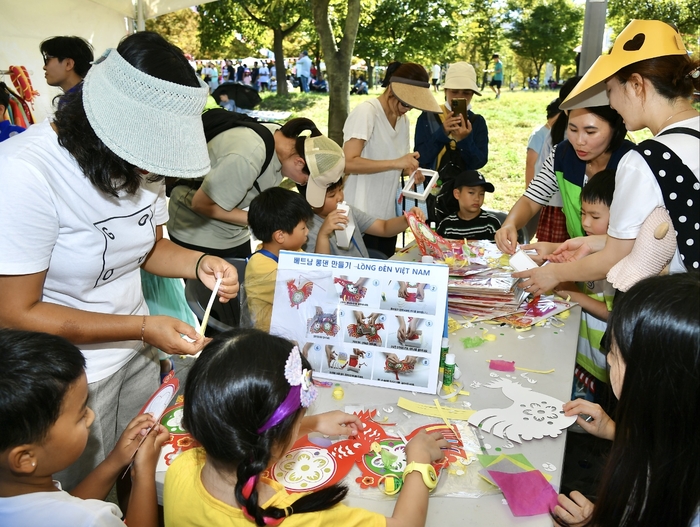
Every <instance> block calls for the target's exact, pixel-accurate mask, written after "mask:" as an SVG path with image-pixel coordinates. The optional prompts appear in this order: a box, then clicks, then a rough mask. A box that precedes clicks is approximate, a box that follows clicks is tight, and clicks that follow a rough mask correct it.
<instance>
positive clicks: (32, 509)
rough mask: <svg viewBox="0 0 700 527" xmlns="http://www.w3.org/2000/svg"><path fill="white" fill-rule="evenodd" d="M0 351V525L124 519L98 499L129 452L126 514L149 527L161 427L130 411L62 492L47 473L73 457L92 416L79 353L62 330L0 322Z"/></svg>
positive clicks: (70, 525) (102, 524)
mask: <svg viewBox="0 0 700 527" xmlns="http://www.w3.org/2000/svg"><path fill="white" fill-rule="evenodd" d="M0 358H2V360H0V430H2V434H1V435H0V525H7V526H9V525H32V526H34V525H36V526H38V525H52V526H54V527H62V526H65V527H74V526H76V525H81V526H85V527H87V526H99V527H108V526H110V525H112V526H115V527H119V526H121V527H124V523H123V522H122V512H121V511H120V510H119V507H117V505H115V504H114V503H108V502H105V501H103V500H104V499H105V498H106V497H107V494H108V493H109V491H110V490H111V489H112V486H113V485H114V483H115V481H116V480H117V478H118V477H121V476H122V474H123V473H124V471H125V470H126V468H127V466H128V465H129V464H130V463H131V462H132V459H133V462H134V464H133V467H132V469H131V483H132V492H131V496H130V498H129V506H128V510H127V513H126V518H125V520H126V522H127V523H128V525H129V527H135V526H146V527H156V526H157V525H158V502H157V500H156V483H155V469H156V463H157V461H158V456H159V455H160V447H161V445H162V444H163V443H164V442H165V441H166V440H167V439H168V437H169V434H168V431H167V430H166V429H165V428H164V427H163V426H161V425H159V424H156V423H155V421H154V420H153V416H152V415H150V414H144V415H139V416H138V417H135V418H134V419H132V421H131V422H130V423H129V425H128V426H127V428H126V430H125V431H124V433H123V434H122V436H121V437H120V438H119V441H117V444H116V446H115V447H114V450H112V452H111V453H109V454H108V455H107V457H106V459H105V460H104V461H103V462H102V463H100V464H99V465H98V466H97V468H95V470H93V471H92V472H91V473H90V474H89V475H88V476H87V477H86V478H85V479H84V480H83V481H82V482H81V483H80V484H79V485H78V486H77V487H75V489H73V491H72V492H71V494H68V493H67V492H65V491H63V490H61V487H60V484H59V483H58V482H57V481H54V479H53V474H55V473H56V472H59V471H61V470H63V469H65V468H67V467H68V466H70V465H71V464H72V463H73V462H75V461H76V460H77V459H78V458H79V457H80V455H81V454H82V453H83V450H85V447H86V445H87V441H88V429H89V428H90V425H91V424H92V422H93V420H94V418H95V414H94V413H93V411H92V410H91V409H90V408H89V407H88V385H87V377H86V375H85V358H84V357H83V354H82V353H81V352H80V350H79V349H78V348H76V347H75V346H74V345H73V344H71V343H70V342H68V341H67V340H65V339H64V338H62V337H59V336H56V335H49V334H46V333H33V332H29V331H17V330H9V329H5V330H0ZM141 441H143V444H141ZM139 445H140V448H139Z"/></svg>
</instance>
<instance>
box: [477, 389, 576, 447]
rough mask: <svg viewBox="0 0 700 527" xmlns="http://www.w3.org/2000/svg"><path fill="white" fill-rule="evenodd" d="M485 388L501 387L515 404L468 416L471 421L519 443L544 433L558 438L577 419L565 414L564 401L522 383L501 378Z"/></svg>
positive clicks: (484, 429) (541, 435)
mask: <svg viewBox="0 0 700 527" xmlns="http://www.w3.org/2000/svg"><path fill="white" fill-rule="evenodd" d="M484 387H485V388H501V389H502V390H503V395H505V396H506V397H508V398H509V399H510V400H512V401H513V403H514V404H512V405H511V406H509V407H508V408H486V409H484V410H479V411H478V412H476V413H475V414H473V415H472V416H471V417H470V418H469V424H472V425H474V426H478V427H480V428H481V429H482V430H483V431H484V432H489V433H491V434H493V435H495V436H497V437H500V438H504V437H507V438H508V439H510V440H511V441H515V442H516V443H521V442H522V440H525V441H529V440H531V439H542V438H543V437H544V436H549V437H557V436H558V435H560V434H561V433H562V430H564V429H565V428H568V427H569V426H571V425H572V424H574V423H575V422H576V416H575V415H574V416H570V417H567V416H565V415H564V410H563V409H562V406H563V405H564V403H563V401H560V400H559V399H555V398H554V397H550V396H549V395H545V394H542V393H538V392H533V391H532V389H531V388H524V387H523V386H522V385H521V384H520V383H517V382H513V381H511V380H509V379H504V378H503V377H501V378H498V379H495V380H494V381H493V382H491V383H489V384H486V385H484Z"/></svg>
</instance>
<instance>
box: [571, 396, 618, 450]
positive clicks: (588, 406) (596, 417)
mask: <svg viewBox="0 0 700 527" xmlns="http://www.w3.org/2000/svg"><path fill="white" fill-rule="evenodd" d="M563 408H564V415H567V416H572V415H577V416H578V419H576V423H578V425H579V426H581V428H583V429H584V430H585V431H586V432H588V433H589V434H591V435H594V436H596V437H600V438H602V439H609V440H610V441H612V440H613V439H614V438H615V421H613V420H612V419H610V416H609V415H608V414H606V413H605V410H603V409H602V408H601V406H600V405H599V404H595V403H592V402H590V401H586V400H585V399H574V400H573V401H569V402H568V403H565V404H564V407H563ZM580 414H585V415H589V416H591V418H592V419H591V420H589V421H586V420H585V419H584V418H583V417H581V415H580Z"/></svg>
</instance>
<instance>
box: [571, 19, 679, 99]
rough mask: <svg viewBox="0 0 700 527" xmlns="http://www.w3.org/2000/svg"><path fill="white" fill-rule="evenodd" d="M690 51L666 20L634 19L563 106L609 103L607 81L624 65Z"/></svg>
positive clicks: (599, 58)
mask: <svg viewBox="0 0 700 527" xmlns="http://www.w3.org/2000/svg"><path fill="white" fill-rule="evenodd" d="M687 53H688V51H687V50H686V49H685V46H684V45H683V40H682V39H681V36H680V35H679V34H678V32H677V31H676V30H675V29H674V28H673V27H671V26H670V25H668V24H667V23H666V22H661V21H660V20H632V21H631V22H630V23H629V24H627V27H625V29H623V30H622V33H620V34H619V35H618V37H617V39H615V44H613V47H612V50H611V51H610V53H609V54H608V55H601V56H600V57H598V59H597V60H596V61H595V62H594V63H593V66H591V68H590V69H589V70H588V71H587V72H586V74H585V75H584V76H583V78H582V79H581V81H580V82H579V83H578V84H577V85H576V87H575V88H574V89H573V90H572V92H571V93H570V94H569V96H568V97H567V98H566V99H565V100H564V102H563V103H562V104H561V106H560V108H561V109H562V110H574V109H576V108H591V107H594V106H608V105H609V104H610V100H609V99H608V94H607V92H606V89H605V81H606V80H607V79H608V78H609V77H612V76H613V75H614V74H615V73H617V72H618V71H620V70H621V69H622V68H624V67H626V66H629V65H630V64H634V63H635V62H640V61H642V60H647V59H653V58H656V57H665V56H668V55H686V54H687Z"/></svg>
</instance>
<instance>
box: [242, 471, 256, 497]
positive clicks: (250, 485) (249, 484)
mask: <svg viewBox="0 0 700 527" xmlns="http://www.w3.org/2000/svg"><path fill="white" fill-rule="evenodd" d="M257 484H258V476H257V474H256V475H255V476H250V477H249V478H248V481H246V482H245V485H243V489H242V490H241V494H243V497H244V498H245V499H250V495H251V494H252V493H253V489H254V488H255V486H256V485H257Z"/></svg>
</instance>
